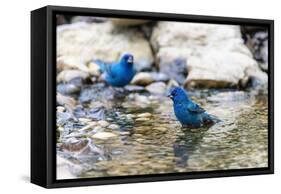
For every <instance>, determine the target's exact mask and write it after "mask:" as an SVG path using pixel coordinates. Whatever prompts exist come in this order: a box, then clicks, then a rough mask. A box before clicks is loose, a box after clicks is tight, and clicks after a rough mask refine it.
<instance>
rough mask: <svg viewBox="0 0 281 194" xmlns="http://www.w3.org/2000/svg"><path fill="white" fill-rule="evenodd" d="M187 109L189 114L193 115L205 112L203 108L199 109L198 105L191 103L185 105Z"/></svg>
mask: <svg viewBox="0 0 281 194" xmlns="http://www.w3.org/2000/svg"><path fill="white" fill-rule="evenodd" d="M187 109H188V110H189V111H191V112H194V113H203V112H205V110H204V109H203V108H201V107H200V106H199V105H198V104H195V103H193V102H191V103H189V104H188V105H187Z"/></svg>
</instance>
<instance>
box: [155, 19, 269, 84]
mask: <svg viewBox="0 0 281 194" xmlns="http://www.w3.org/2000/svg"><path fill="white" fill-rule="evenodd" d="M151 43H152V46H153V48H154V50H155V52H156V58H157V61H158V68H159V70H160V72H163V73H166V74H167V75H168V76H170V77H171V78H173V79H175V80H176V81H178V82H179V83H183V81H182V77H183V76H185V74H186V73H187V74H188V75H187V78H186V80H185V81H184V85H185V87H188V88H190V87H204V88H212V87H216V88H223V87H237V86H240V83H241V82H242V81H243V83H245V82H248V81H250V80H251V79H250V78H251V77H253V76H256V75H260V76H262V77H264V76H265V75H264V74H263V75H261V74H262V72H261V71H260V70H259V68H258V64H257V62H256V61H255V60H254V59H253V57H252V54H251V52H250V51H249V49H248V48H247V47H246V46H245V44H244V43H243V39H242V38H241V32H240V27H239V26H234V25H215V24H197V23H182V22H159V23H158V24H157V26H156V27H155V28H154V31H153V33H152V37H151ZM175 64H177V65H175ZM183 64H184V65H185V68H186V69H183ZM179 69H182V70H181V72H179ZM250 69H252V70H250ZM185 71H187V72H185ZM252 72H253V75H252V74H251V73H252ZM257 72H258V73H257ZM263 80H264V79H263Z"/></svg>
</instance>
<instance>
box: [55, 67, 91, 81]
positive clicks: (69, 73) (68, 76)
mask: <svg viewBox="0 0 281 194" xmlns="http://www.w3.org/2000/svg"><path fill="white" fill-rule="evenodd" d="M77 77H79V78H82V79H83V80H84V79H86V78H87V77H88V73H86V72H83V71H79V70H72V69H71V70H64V71H61V72H60V73H59V74H58V75H57V82H70V81H71V80H72V79H74V78H77Z"/></svg>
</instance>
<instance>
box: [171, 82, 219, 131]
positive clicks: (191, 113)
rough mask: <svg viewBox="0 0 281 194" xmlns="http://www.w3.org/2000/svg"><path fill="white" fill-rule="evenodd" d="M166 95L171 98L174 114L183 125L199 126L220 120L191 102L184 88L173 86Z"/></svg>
mask: <svg viewBox="0 0 281 194" xmlns="http://www.w3.org/2000/svg"><path fill="white" fill-rule="evenodd" d="M168 97H170V98H171V99H172V100H173V103H174V112H175V115H176V117H177V119H178V120H179V121H180V123H181V124H182V126H184V127H193V128H199V127H203V126H207V125H212V124H215V123H217V122H219V121H220V120H219V119H218V118H216V117H215V116H213V115H210V114H208V113H207V112H206V111H205V110H204V109H203V108H201V107H200V106H199V105H198V104H196V103H194V102H192V100H191V99H189V97H188V95H187V93H186V92H185V90H184V89H182V88H180V87H175V88H173V89H172V90H171V91H170V93H169V95H168Z"/></svg>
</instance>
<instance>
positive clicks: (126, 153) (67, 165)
mask: <svg viewBox="0 0 281 194" xmlns="http://www.w3.org/2000/svg"><path fill="white" fill-rule="evenodd" d="M114 92H117V93H121V94H122V91H114ZM111 93H112V90H109V91H104V92H102V94H100V93H98V92H97V91H95V89H92V88H86V89H84V90H83V91H82V93H81V95H80V96H75V99H76V100H77V102H78V108H77V107H76V110H75V111H74V113H73V114H74V115H76V117H77V118H76V119H71V118H70V119H69V117H63V116H58V118H57V131H58V132H57V164H58V166H57V172H58V173H57V178H58V179H64V178H75V177H79V178H80V177H82V178H85V177H105V176H122V175H139V174H159V173H175V172H192V171H210V170H223V169H241V168H257V167H267V163H268V161H267V158H268V155H267V154H268V142H267V140H268V103H267V102H268V99H267V96H266V95H255V94H253V93H251V92H245V91H238V90H205V91H204V90H201V91H196V92H190V93H189V94H190V96H191V98H192V99H193V100H194V101H196V102H197V103H199V104H200V105H201V106H202V107H203V108H204V109H205V110H206V111H207V112H208V113H210V114H213V115H215V116H217V117H218V118H220V119H221V120H222V122H220V123H217V124H215V125H213V126H211V127H209V128H199V129H190V128H182V127H181V125H180V123H179V122H178V121H177V120H176V118H175V116H174V112H173V106H172V101H171V100H170V99H169V98H167V97H165V95H153V94H150V93H147V92H141V91H140V92H130V93H127V94H126V95H124V96H122V95H121V97H120V96H118V97H116V96H111V97H109V96H110V94H111ZM93 96H94V97H93ZM97 107H99V108H97ZM62 112H63V111H62ZM64 112H66V111H65V110H64ZM64 116H65V115H64ZM95 117H98V118H95ZM97 119H104V120H106V121H107V123H102V122H97V121H95V120H97ZM112 124H113V125H112Z"/></svg>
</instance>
